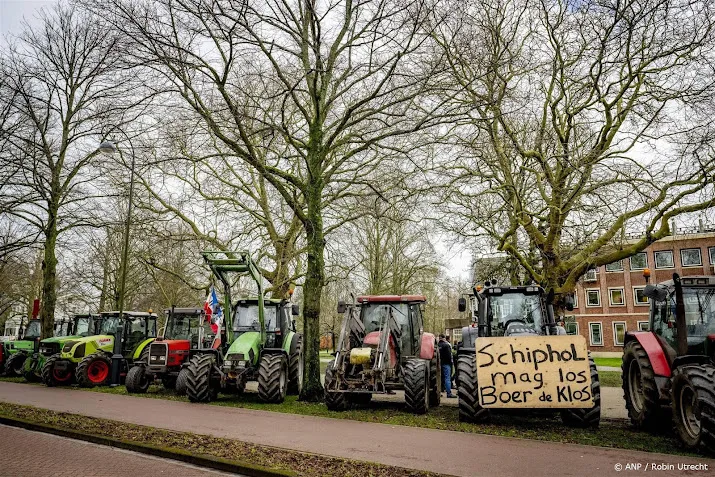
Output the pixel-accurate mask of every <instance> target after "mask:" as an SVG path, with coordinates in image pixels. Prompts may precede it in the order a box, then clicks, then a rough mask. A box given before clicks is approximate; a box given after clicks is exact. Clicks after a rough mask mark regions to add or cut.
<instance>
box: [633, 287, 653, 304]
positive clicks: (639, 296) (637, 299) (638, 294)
mask: <svg viewBox="0 0 715 477" xmlns="http://www.w3.org/2000/svg"><path fill="white" fill-rule="evenodd" d="M643 290H645V287H633V304H634V305H636V306H640V305H647V304H648V303H650V302H649V301H648V297H647V296H645V295H643Z"/></svg>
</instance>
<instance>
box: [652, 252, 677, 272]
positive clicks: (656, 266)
mask: <svg viewBox="0 0 715 477" xmlns="http://www.w3.org/2000/svg"><path fill="white" fill-rule="evenodd" d="M659 253H669V254H670V261H671V263H672V265H671V266H669V267H659V266H658V254H659ZM653 265H655V268H656V270H671V269H673V268H675V254H674V253H673V251H672V250H658V251H657V252H653Z"/></svg>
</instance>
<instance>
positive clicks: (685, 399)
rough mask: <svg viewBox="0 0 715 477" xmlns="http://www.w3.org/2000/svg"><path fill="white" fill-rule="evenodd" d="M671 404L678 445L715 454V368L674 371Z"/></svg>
mask: <svg viewBox="0 0 715 477" xmlns="http://www.w3.org/2000/svg"><path fill="white" fill-rule="evenodd" d="M671 402H672V408H673V424H674V427H675V433H676V434H677V435H678V437H679V438H680V441H681V442H683V444H685V445H686V446H687V447H688V448H689V449H692V450H700V451H702V452H706V453H713V452H715V366H712V365H709V364H705V365H693V366H682V367H679V368H676V369H675V371H674V372H673V386H672V399H671Z"/></svg>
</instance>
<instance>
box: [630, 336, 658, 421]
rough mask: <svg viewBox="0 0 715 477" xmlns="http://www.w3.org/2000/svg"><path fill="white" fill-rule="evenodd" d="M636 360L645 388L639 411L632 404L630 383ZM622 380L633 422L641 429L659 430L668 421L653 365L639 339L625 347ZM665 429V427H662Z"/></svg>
mask: <svg viewBox="0 0 715 477" xmlns="http://www.w3.org/2000/svg"><path fill="white" fill-rule="evenodd" d="M632 360H636V361H637V362H638V366H639V368H640V372H641V386H642V388H643V411H642V412H640V413H639V412H638V411H636V409H635V408H634V407H633V405H632V404H631V400H630V388H629V384H628V368H629V367H630V362H631V361H632ZM621 382H622V389H623V399H624V400H625V402H626V410H627V411H628V418H629V419H630V420H631V423H632V424H633V425H634V426H635V427H637V428H639V429H649V430H658V428H659V427H660V428H662V427H663V423H664V422H667V421H665V420H664V419H662V412H661V409H660V395H659V392H658V385H657V384H656V382H655V373H654V372H653V365H652V364H651V362H650V359H649V358H648V353H646V351H645V349H643V346H641V344H640V343H639V342H637V341H631V342H630V343H628V344H627V345H626V346H625V348H624V349H623V362H622V364H621ZM660 430H663V429H660Z"/></svg>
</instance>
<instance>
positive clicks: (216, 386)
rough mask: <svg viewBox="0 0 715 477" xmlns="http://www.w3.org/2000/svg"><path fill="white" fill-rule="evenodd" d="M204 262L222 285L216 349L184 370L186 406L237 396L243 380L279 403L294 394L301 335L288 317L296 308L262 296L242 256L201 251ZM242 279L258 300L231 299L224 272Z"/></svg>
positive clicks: (297, 388) (249, 264) (251, 266)
mask: <svg viewBox="0 0 715 477" xmlns="http://www.w3.org/2000/svg"><path fill="white" fill-rule="evenodd" d="M203 256H204V260H205V261H206V263H208V265H209V267H210V268H211V271H212V272H213V273H214V275H215V276H216V277H217V278H218V279H219V281H220V282H221V284H222V285H223V287H224V303H225V306H224V310H225V313H226V319H225V321H224V329H223V333H224V334H223V336H222V339H221V347H220V348H219V349H217V350H215V352H213V353H207V352H204V353H202V354H198V355H195V356H194V357H192V358H191V361H190V362H189V365H188V366H187V371H186V394H187V395H188V397H189V400H190V401H191V402H209V401H211V400H212V399H216V397H217V396H218V393H219V391H221V392H226V393H234V394H239V393H242V392H243V391H244V390H245V388H246V382H247V381H258V397H259V399H260V400H261V401H263V402H267V403H281V402H283V400H284V399H285V396H286V394H299V393H300V390H301V387H302V385H303V335H301V334H300V333H297V332H296V328H295V321H294V320H292V319H291V317H292V316H295V315H297V314H298V307H297V305H292V304H291V303H290V301H288V300H271V299H266V298H264V297H263V283H262V277H261V276H260V274H259V272H258V270H257V269H256V267H255V265H254V264H253V262H252V261H251V257H250V255H249V254H248V252H225V253H224V252H204V253H203ZM230 273H237V274H239V275H248V276H249V277H251V278H252V279H253V280H254V281H255V282H256V285H257V286H258V296H256V297H253V298H246V299H241V300H238V301H236V302H235V303H233V302H232V301H231V286H230V285H231V283H230V281H229V274H230Z"/></svg>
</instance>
